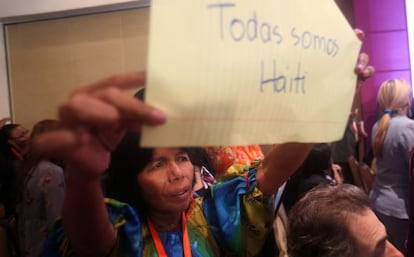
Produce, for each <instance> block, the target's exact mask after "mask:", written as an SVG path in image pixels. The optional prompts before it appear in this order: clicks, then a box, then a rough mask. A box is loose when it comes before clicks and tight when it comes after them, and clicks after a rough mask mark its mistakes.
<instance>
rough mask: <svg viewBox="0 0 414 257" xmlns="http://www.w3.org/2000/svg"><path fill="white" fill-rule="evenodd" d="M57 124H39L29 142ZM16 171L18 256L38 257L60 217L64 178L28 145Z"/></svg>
mask: <svg viewBox="0 0 414 257" xmlns="http://www.w3.org/2000/svg"><path fill="white" fill-rule="evenodd" d="M58 128H59V122H58V121H57V120H41V121H39V122H37V123H36V124H35V125H34V126H33V129H32V134H31V140H33V139H35V138H36V137H38V136H39V135H42V134H44V133H47V132H50V131H54V130H57V129H58ZM26 155H27V158H26V159H25V160H24V161H23V163H22V165H21V168H20V170H19V179H18V185H19V187H18V188H19V202H18V208H17V215H18V219H17V220H18V236H19V244H20V256H22V257H40V256H41V253H42V251H43V245H44V242H45V239H46V235H47V233H48V232H49V231H50V228H51V226H52V224H53V223H54V222H55V220H56V218H57V217H58V216H60V214H61V210H62V205H63V198H64V191H65V190H64V189H65V178H64V174H63V169H62V167H61V166H59V165H58V164H60V162H53V160H50V159H48V158H46V157H45V156H43V155H42V154H39V153H38V152H36V150H35V149H33V147H32V146H31V144H29V147H28V152H27V154H26Z"/></svg>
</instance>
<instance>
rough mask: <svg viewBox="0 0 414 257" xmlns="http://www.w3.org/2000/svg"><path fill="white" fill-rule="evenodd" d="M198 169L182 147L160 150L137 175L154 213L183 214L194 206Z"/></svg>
mask: <svg viewBox="0 0 414 257" xmlns="http://www.w3.org/2000/svg"><path fill="white" fill-rule="evenodd" d="M193 176H194V167H193V165H192V163H191V161H190V157H189V156H188V154H187V153H186V152H184V151H182V150H181V149H179V148H156V149H155V150H154V153H153V156H152V160H151V161H150V162H149V163H148V164H147V166H145V168H144V170H143V171H142V172H140V173H139V174H138V176H137V182H138V187H139V190H140V192H141V194H142V197H143V199H145V201H146V202H147V203H148V205H149V207H150V208H151V209H152V210H153V211H159V212H170V213H171V212H174V213H176V212H182V211H184V210H186V209H187V208H188V206H189V204H190V200H191V195H192V184H193V183H192V182H193Z"/></svg>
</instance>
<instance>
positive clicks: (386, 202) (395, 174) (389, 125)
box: [370, 79, 414, 254]
mask: <svg viewBox="0 0 414 257" xmlns="http://www.w3.org/2000/svg"><path fill="white" fill-rule="evenodd" d="M411 95H412V91H411V87H410V86H409V85H408V84H407V83H406V82H405V81H403V80H400V79H391V80H386V81H384V82H383V83H382V84H381V87H380V89H379V92H378V103H379V106H380V108H381V109H382V112H383V114H382V117H381V119H380V120H379V121H378V122H377V123H376V124H375V125H374V127H373V133H372V142H373V150H374V156H375V158H376V165H377V172H376V177H375V179H374V183H373V185H372V190H371V192H370V201H371V202H372V204H373V207H374V209H375V211H376V214H377V215H378V217H379V219H380V220H381V221H382V222H383V223H384V225H385V227H386V228H387V232H388V236H389V240H390V242H391V243H393V244H394V245H395V246H396V247H397V248H398V249H399V250H400V251H401V252H403V253H404V254H406V248H405V240H406V237H407V233H408V230H407V228H408V206H409V205H408V204H409V203H408V195H409V182H408V181H409V175H408V155H409V151H410V150H411V149H412V147H413V146H414V121H413V120H411V119H409V118H408V117H407V114H408V111H409V109H410V107H411Z"/></svg>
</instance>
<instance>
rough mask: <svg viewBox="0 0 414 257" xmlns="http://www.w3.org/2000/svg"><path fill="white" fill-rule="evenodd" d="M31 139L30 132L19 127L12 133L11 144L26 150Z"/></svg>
mask: <svg viewBox="0 0 414 257" xmlns="http://www.w3.org/2000/svg"><path fill="white" fill-rule="evenodd" d="M29 137H30V135H29V131H28V130H27V129H25V128H24V127H22V126H18V127H16V128H14V129H13V130H12V131H11V133H10V138H9V144H10V145H12V146H14V147H17V148H24V147H25V146H26V144H27V142H28V141H29Z"/></svg>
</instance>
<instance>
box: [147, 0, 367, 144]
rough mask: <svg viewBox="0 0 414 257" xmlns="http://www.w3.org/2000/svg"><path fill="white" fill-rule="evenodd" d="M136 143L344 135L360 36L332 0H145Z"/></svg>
mask: <svg viewBox="0 0 414 257" xmlns="http://www.w3.org/2000/svg"><path fill="white" fill-rule="evenodd" d="M150 24H151V25H150V45H149V56H148V57H149V62H148V85H147V89H146V99H147V102H148V103H150V104H152V105H154V106H156V107H158V108H160V109H161V110H163V111H165V112H166V113H167V115H168V122H167V123H166V124H165V125H163V126H160V127H155V128H154V127H151V128H149V127H145V128H144V129H143V138H142V142H141V144H142V145H143V146H204V145H244V144H269V143H279V142H287V141H296V142H330V141H334V140H338V139H340V138H341V137H342V135H343V132H344V128H345V124H346V121H347V119H348V114H349V111H350V108H351V104H352V99H353V95H354V89H355V83H356V76H355V74H354V73H353V69H354V66H355V64H356V61H357V57H358V53H359V50H360V46H361V43H360V42H359V40H358V39H357V38H356V36H355V34H354V32H353V30H352V28H351V27H350V26H349V25H348V23H347V21H346V20H345V18H344V17H343V15H342V13H341V12H340V10H339V9H338V8H337V6H336V4H335V2H334V1H332V0H317V1H309V0H289V1H284V0H254V1H248V0H239V1H237V0H175V1H171V0H153V1H152V7H151V22H150Z"/></svg>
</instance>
